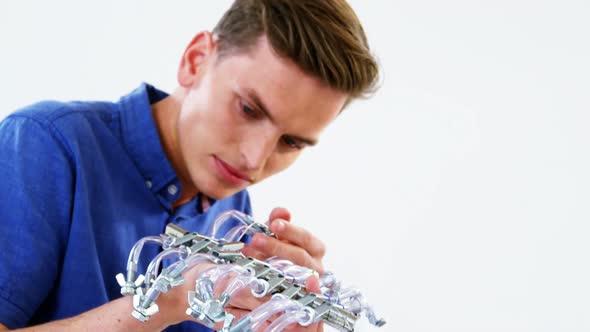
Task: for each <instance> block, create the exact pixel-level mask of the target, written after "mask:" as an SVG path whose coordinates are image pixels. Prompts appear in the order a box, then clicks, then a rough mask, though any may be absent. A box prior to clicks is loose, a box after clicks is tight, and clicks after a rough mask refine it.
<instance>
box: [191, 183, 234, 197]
mask: <svg viewBox="0 0 590 332" xmlns="http://www.w3.org/2000/svg"><path fill="white" fill-rule="evenodd" d="M242 189H243V188H228V187H224V186H222V185H219V184H217V185H211V186H207V187H205V188H202V189H201V192H202V193H203V195H205V196H207V197H211V198H213V199H215V200H220V199H223V198H227V197H230V196H232V195H234V194H237V193H238V192H240V191H241V190H242Z"/></svg>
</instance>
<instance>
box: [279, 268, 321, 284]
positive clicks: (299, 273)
mask: <svg viewBox="0 0 590 332" xmlns="http://www.w3.org/2000/svg"><path fill="white" fill-rule="evenodd" d="M282 271H283V274H284V275H286V276H288V277H291V279H292V281H293V282H294V283H297V284H305V281H307V278H309V277H311V276H312V275H314V274H315V271H314V270H312V269H308V268H306V267H303V266H299V265H291V266H288V267H286V268H285V269H283V270H282Z"/></svg>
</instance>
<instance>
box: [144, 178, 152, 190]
mask: <svg viewBox="0 0 590 332" xmlns="http://www.w3.org/2000/svg"><path fill="white" fill-rule="evenodd" d="M145 185H146V186H147V187H148V188H150V189H152V181H150V180H147V181H146V182H145Z"/></svg>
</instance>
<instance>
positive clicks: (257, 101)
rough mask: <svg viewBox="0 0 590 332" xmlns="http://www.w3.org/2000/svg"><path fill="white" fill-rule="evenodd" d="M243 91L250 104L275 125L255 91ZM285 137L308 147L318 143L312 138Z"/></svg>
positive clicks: (247, 89)
mask: <svg viewBox="0 0 590 332" xmlns="http://www.w3.org/2000/svg"><path fill="white" fill-rule="evenodd" d="M244 91H245V92H246V95H247V96H248V98H249V99H250V100H251V101H252V103H254V106H256V108H258V109H259V110H260V111H261V112H262V113H264V115H265V116H266V117H268V118H269V119H270V121H271V122H272V123H275V121H274V119H273V117H272V115H271V114H270V112H269V111H268V108H267V107H265V106H264V103H263V102H262V100H261V99H260V97H258V94H257V93H256V91H254V90H253V89H249V88H246V89H244ZM287 136H289V137H291V138H293V139H295V140H298V141H301V142H303V143H304V144H305V145H308V146H314V145H316V144H318V141H317V140H315V139H312V138H305V137H300V136H297V135H287Z"/></svg>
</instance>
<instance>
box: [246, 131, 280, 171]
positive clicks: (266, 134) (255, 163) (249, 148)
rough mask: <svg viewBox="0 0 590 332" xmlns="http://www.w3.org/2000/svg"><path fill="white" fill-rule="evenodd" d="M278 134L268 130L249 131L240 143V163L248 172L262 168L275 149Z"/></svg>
mask: <svg viewBox="0 0 590 332" xmlns="http://www.w3.org/2000/svg"><path fill="white" fill-rule="evenodd" d="M277 136H278V135H277V134H274V133H272V132H270V131H264V130H259V131H256V132H255V133H250V135H248V137H245V138H244V139H243V140H242V143H241V144H240V153H241V158H242V165H244V166H245V167H246V169H247V170H248V171H249V172H257V171H259V170H261V169H263V168H264V166H265V165H266V162H267V160H268V158H269V157H270V155H271V154H272V153H273V151H274V150H275V147H276V145H277V142H278V137H277Z"/></svg>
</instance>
